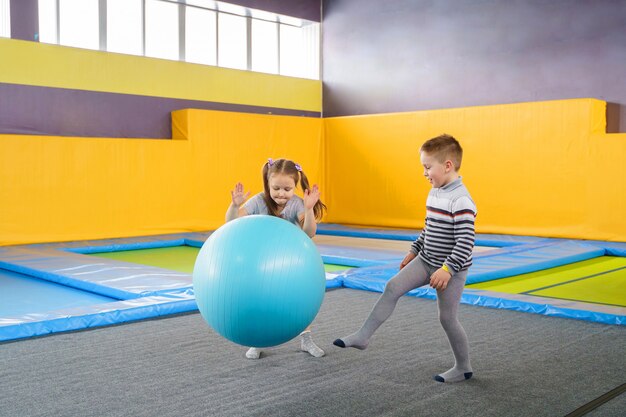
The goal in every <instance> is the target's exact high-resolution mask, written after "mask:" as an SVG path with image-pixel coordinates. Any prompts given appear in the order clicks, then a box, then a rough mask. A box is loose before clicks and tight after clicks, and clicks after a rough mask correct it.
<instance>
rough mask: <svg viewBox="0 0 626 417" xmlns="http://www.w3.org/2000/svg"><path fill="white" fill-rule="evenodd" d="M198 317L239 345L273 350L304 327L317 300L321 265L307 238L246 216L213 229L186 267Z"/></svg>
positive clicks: (276, 222)
mask: <svg viewBox="0 0 626 417" xmlns="http://www.w3.org/2000/svg"><path fill="white" fill-rule="evenodd" d="M193 288H194V292H195V295H196V302H197V303H198V308H199V309H200V313H201V314H202V317H203V318H204V319H205V320H206V321H207V323H208V324H209V325H210V326H211V327H212V328H213V329H214V330H215V331H216V332H217V333H219V334H220V335H222V336H223V337H225V338H226V339H228V340H230V341H232V342H235V343H238V344H240V345H244V346H253V347H268V346H276V345H279V344H281V343H284V342H286V341H288V340H291V339H293V338H294V337H296V336H297V335H298V334H300V333H301V332H302V331H303V330H304V329H306V327H307V326H308V325H309V324H311V322H312V321H313V319H314V318H315V316H316V315H317V312H318V311H319V309H320V307H321V305H322V301H323V299H324V292H325V288H326V275H325V272H324V263H323V262H322V258H321V256H320V254H319V252H318V250H317V247H316V246H315V244H314V243H313V241H311V239H310V238H309V237H308V236H307V235H306V234H305V233H304V232H303V231H302V230H301V229H300V228H299V227H297V226H295V225H293V224H291V223H290V222H288V221H286V220H283V219H280V218H278V217H274V216H265V215H252V216H245V217H241V218H239V219H236V220H233V221H230V222H228V223H226V224H224V225H223V226H222V227H220V228H219V229H217V230H216V231H215V232H213V234H211V236H210V237H209V238H208V239H207V241H206V242H205V243H204V245H203V246H202V249H201V250H200V253H199V254H198V257H197V259H196V264H195V267H194V270H193Z"/></svg>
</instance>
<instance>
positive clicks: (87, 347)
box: [0, 288, 626, 417]
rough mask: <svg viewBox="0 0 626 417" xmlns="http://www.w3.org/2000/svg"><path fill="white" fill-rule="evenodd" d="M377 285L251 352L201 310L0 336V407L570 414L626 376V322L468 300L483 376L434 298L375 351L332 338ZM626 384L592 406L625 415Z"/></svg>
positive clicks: (467, 321)
mask: <svg viewBox="0 0 626 417" xmlns="http://www.w3.org/2000/svg"><path fill="white" fill-rule="evenodd" d="M378 295H379V294H377V293H371V292H365V291H357V290H349V289H344V288H342V289H338V290H333V291H329V292H328V293H327V294H326V298H325V300H324V304H323V306H322V309H321V311H320V313H319V315H318V317H317V319H316V321H315V322H314V337H315V339H316V341H317V342H318V344H319V345H320V346H321V347H323V348H324V349H325V350H326V352H327V355H326V356H325V357H323V358H313V357H310V356H309V355H308V354H306V353H303V352H300V351H299V343H297V341H295V340H294V341H291V342H288V343H286V344H284V345H282V346H279V347H276V348H273V349H269V350H267V351H266V352H264V355H263V357H262V359H260V360H256V361H255V360H249V359H246V358H245V357H244V353H245V350H246V349H245V348H244V347H241V346H237V345H235V344H233V343H231V342H228V341H227V340H225V339H223V338H221V337H220V336H218V335H216V334H215V333H214V332H213V331H212V330H211V329H210V328H209V327H208V326H207V325H206V324H205V322H204V321H203V320H202V318H201V316H200V315H199V314H188V315H181V316H175V317H170V318H165V319H160V320H150V321H142V322H136V323H130V324H126V325H118V326H112V327H106V328H99V329H94V330H88V331H81V332H74V333H65V334H57V335H52V336H48V337H41V338H35V339H28V340H23V341H17V342H10V343H4V344H0V416H3V417H4V416H7V417H20V416H47V417H48V416H81V417H90V416H98V417H102V416H436V415H450V416H565V415H567V414H569V413H571V412H572V411H574V410H576V409H577V408H579V407H581V406H582V405H584V404H586V403H588V402H589V401H591V400H593V399H595V398H597V397H599V396H601V395H602V394H604V393H606V392H608V391H610V390H612V389H614V388H616V387H618V386H620V385H621V384H623V383H624V382H626V327H624V326H608V325H602V324H598V323H589V322H583V321H577V320H571V319H559V318H551V317H545V316H539V315H533V314H526V313H519V312H512V311H505V310H494V309H487V308H483V307H472V306H466V305H462V306H461V308H460V315H461V320H462V323H463V325H464V327H465V329H466V331H467V333H468V335H469V338H470V347H471V354H472V364H473V367H474V371H475V378H473V379H471V380H469V381H466V382H463V383H459V384H440V383H437V382H435V381H433V380H432V379H431V377H432V375H434V374H436V373H438V372H441V371H445V370H447V369H448V368H449V367H450V366H451V365H452V361H453V359H452V354H451V352H450V349H449V346H448V343H447V340H446V338H445V334H444V332H443V330H442V329H441V327H440V325H439V323H438V321H437V312H436V304H435V302H434V301H431V300H424V299H416V298H412V297H403V298H402V299H401V300H400V302H399V303H398V307H397V309H396V311H395V313H394V315H393V316H392V317H391V318H390V319H389V320H388V321H387V322H386V323H385V324H384V325H383V326H382V327H381V328H380V329H379V331H378V332H377V333H376V335H375V336H374V338H373V339H372V341H371V343H370V346H369V348H368V349H367V350H366V351H357V350H354V349H339V348H335V347H333V346H332V345H331V342H332V340H333V339H334V338H336V337H339V336H343V335H345V334H347V333H350V332H352V331H354V330H356V328H357V327H358V326H359V325H360V324H361V322H362V321H363V319H364V318H365V317H366V316H367V314H368V313H369V311H370V309H371V307H372V305H373V303H374V302H375V300H376V299H377V298H378ZM624 397H626V394H622V395H621V396H619V397H617V398H615V399H613V400H611V401H609V402H608V403H606V404H605V405H603V406H601V407H599V408H597V409H595V410H594V411H592V412H590V413H589V414H587V415H588V416H591V417H599V416H624V410H625V409H626V407H625V405H626V400H625V398H624Z"/></svg>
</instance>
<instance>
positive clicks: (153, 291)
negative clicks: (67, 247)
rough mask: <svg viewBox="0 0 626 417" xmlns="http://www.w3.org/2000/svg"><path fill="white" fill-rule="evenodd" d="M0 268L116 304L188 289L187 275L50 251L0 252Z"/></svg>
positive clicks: (7, 249) (10, 249)
mask: <svg viewBox="0 0 626 417" xmlns="http://www.w3.org/2000/svg"><path fill="white" fill-rule="evenodd" d="M0 268H3V269H6V270H9V271H13V272H18V273H21V274H25V275H30V276H34V277H36V278H40V279H45V280H47V281H52V282H56V283H58V284H61V285H66V286H68V287H74V288H78V289H81V290H84V291H90V292H93V293H96V294H101V295H104V296H106V297H111V298H116V299H119V300H129V299H132V298H138V297H148V296H153V295H159V294H163V293H171V292H173V291H184V290H186V289H188V288H191V285H192V283H191V275H190V274H185V273H183V272H176V271H170V270H167V269H162V268H157V267H154V266H145V265H137V264H132V263H128V262H122V261H116V260H112V259H104V258H94V257H91V256H86V255H81V254H77V253H72V252H66V251H64V250H61V249H56V250H55V249H52V248H50V247H41V248H36V247H32V248H28V249H24V247H20V246H7V247H2V248H0Z"/></svg>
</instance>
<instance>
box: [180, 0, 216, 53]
mask: <svg viewBox="0 0 626 417" xmlns="http://www.w3.org/2000/svg"><path fill="white" fill-rule="evenodd" d="M216 16H217V14H216V13H215V12H214V11H212V10H205V9H200V8H197V7H187V8H186V17H185V61H187V62H195V63H198V64H206V65H217V33H216V28H217V23H216V22H217V20H216V19H217V17H216Z"/></svg>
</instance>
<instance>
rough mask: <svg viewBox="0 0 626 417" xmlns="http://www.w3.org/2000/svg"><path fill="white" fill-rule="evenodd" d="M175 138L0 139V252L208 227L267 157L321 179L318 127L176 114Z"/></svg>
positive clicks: (284, 119)
mask: <svg viewBox="0 0 626 417" xmlns="http://www.w3.org/2000/svg"><path fill="white" fill-rule="evenodd" d="M173 120H174V126H175V127H176V128H175V135H177V138H178V140H150V139H106V138H70V137H46V136H22V135H0V184H1V186H0V201H1V202H2V204H0V245H8V244H23V243H33V242H48V241H69V240H82V239H98V238H111V237H124V236H140V235H153V234H160V233H174V232H184V231H199V230H211V229H215V228H217V227H219V226H220V225H221V224H222V223H223V221H224V214H225V212H226V209H227V207H228V204H229V201H230V190H231V189H232V187H233V186H234V184H235V183H236V182H237V181H242V182H243V183H244V185H245V186H246V188H247V189H250V190H251V191H253V192H259V191H261V190H262V183H261V168H262V165H263V163H265V161H266V160H267V158H268V157H273V158H279V157H288V158H290V159H295V160H296V161H297V162H299V163H300V164H301V165H302V167H303V169H304V170H305V172H306V174H307V176H309V178H310V180H311V181H312V182H319V181H320V177H321V158H322V154H321V149H322V143H321V140H322V120H321V119H316V118H304V117H291V116H268V115H255V114H246V113H230V112H220V111H207V110H182V111H178V112H175V113H174V114H173Z"/></svg>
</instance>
